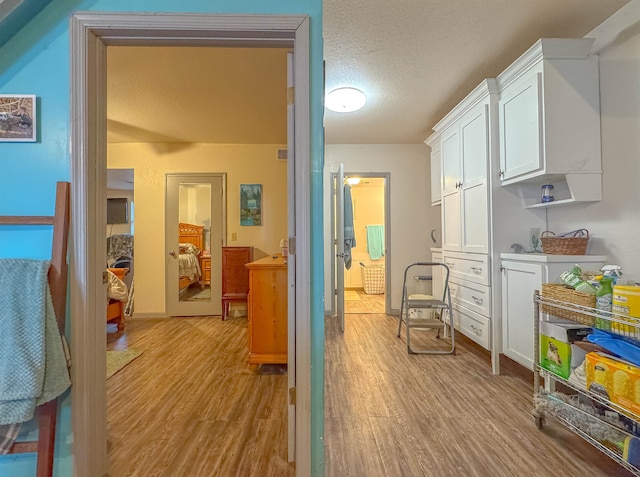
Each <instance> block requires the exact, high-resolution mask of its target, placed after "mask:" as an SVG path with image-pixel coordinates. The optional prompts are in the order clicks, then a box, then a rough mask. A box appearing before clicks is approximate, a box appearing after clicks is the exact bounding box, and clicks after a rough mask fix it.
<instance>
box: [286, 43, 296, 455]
mask: <svg viewBox="0 0 640 477" xmlns="http://www.w3.org/2000/svg"><path fill="white" fill-rule="evenodd" d="M294 91H295V89H294V77H293V53H288V54H287V98H288V100H287V235H288V236H289V239H288V240H289V244H288V250H289V252H290V253H289V256H288V258H287V263H288V271H287V272H288V274H287V276H288V289H289V293H288V295H289V296H288V312H287V315H288V316H287V323H288V329H287V333H288V351H287V356H288V357H287V361H288V362H287V377H288V386H289V401H288V403H289V404H288V409H287V427H288V429H287V435H288V458H289V462H295V460H296V400H295V389H296V255H295V252H296V247H295V245H296V244H295V240H296V238H295V236H296V201H295V196H296V194H295V192H296V189H295V183H296V176H295V162H296V161H295V147H294V145H295V141H294V139H295V115H294V102H293V92H294Z"/></svg>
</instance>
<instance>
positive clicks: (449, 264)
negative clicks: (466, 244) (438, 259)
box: [445, 262, 455, 268]
mask: <svg viewBox="0 0 640 477" xmlns="http://www.w3.org/2000/svg"><path fill="white" fill-rule="evenodd" d="M445 263H446V264H447V267H449V268H453V266H454V265H455V264H454V263H449V262H445Z"/></svg>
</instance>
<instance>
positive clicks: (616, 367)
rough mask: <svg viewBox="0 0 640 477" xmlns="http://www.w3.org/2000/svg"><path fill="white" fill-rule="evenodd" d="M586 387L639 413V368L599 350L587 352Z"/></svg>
mask: <svg viewBox="0 0 640 477" xmlns="http://www.w3.org/2000/svg"><path fill="white" fill-rule="evenodd" d="M584 367H585V372H586V375H587V389H588V390H589V391H592V392H594V393H596V394H599V395H600V396H602V397H604V398H605V399H608V400H609V401H611V402H612V403H614V404H618V405H619V406H621V407H623V408H625V409H627V410H629V411H631V412H633V413H634V414H640V368H638V367H637V366H634V365H633V364H631V363H628V362H626V361H621V360H619V359H616V358H614V357H613V356H609V355H607V354H605V353H601V352H592V353H587V357H586V359H585V366H584Z"/></svg>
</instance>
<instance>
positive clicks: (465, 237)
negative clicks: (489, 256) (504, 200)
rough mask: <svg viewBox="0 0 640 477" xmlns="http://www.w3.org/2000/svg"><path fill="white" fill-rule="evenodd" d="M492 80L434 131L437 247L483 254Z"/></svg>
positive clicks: (486, 231)
mask: <svg viewBox="0 0 640 477" xmlns="http://www.w3.org/2000/svg"><path fill="white" fill-rule="evenodd" d="M496 98H497V94H496V91H495V80H485V81H483V82H482V83H481V84H480V86H478V87H477V88H476V89H475V90H474V91H473V92H472V93H471V94H469V96H467V98H465V99H464V100H463V101H462V102H461V103H460V104H459V105H458V106H456V108H454V109H453V110H452V111H451V112H450V113H449V114H448V115H447V116H445V118H444V119H443V120H442V121H440V122H439V123H438V124H437V125H436V127H435V128H434V129H435V130H436V131H438V132H440V133H441V149H440V154H441V161H442V248H443V249H444V250H449V251H462V252H472V253H488V252H489V220H488V217H489V212H488V210H489V209H488V180H487V171H488V170H489V163H490V160H489V141H490V127H489V112H490V104H491V102H492V101H494V104H495V101H497V99H496Z"/></svg>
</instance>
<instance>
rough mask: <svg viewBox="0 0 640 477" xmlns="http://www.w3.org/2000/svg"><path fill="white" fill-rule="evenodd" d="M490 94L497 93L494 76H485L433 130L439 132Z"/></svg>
mask: <svg viewBox="0 0 640 477" xmlns="http://www.w3.org/2000/svg"><path fill="white" fill-rule="evenodd" d="M492 94H495V95H497V94H498V87H497V84H496V80H495V78H485V79H484V80H482V82H481V83H480V84H479V85H478V86H476V87H475V88H474V90H473V91H471V92H470V93H469V94H468V95H467V96H465V98H464V99H463V100H462V101H460V102H459V103H458V104H457V105H456V106H455V107H454V108H453V109H452V110H451V111H449V113H448V114H447V115H446V116H445V117H444V118H442V119H441V120H440V121H439V122H438V124H436V125H435V126H434V127H433V130H434V131H436V132H440V131H442V130H443V129H446V128H447V127H448V126H450V125H451V124H454V123H455V122H456V121H458V120H459V119H460V118H461V117H462V116H464V115H465V114H466V113H467V112H468V111H469V110H470V109H472V108H473V107H474V106H476V105H477V104H478V103H480V102H481V101H483V100H484V99H485V98H486V97H487V96H490V95H492Z"/></svg>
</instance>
